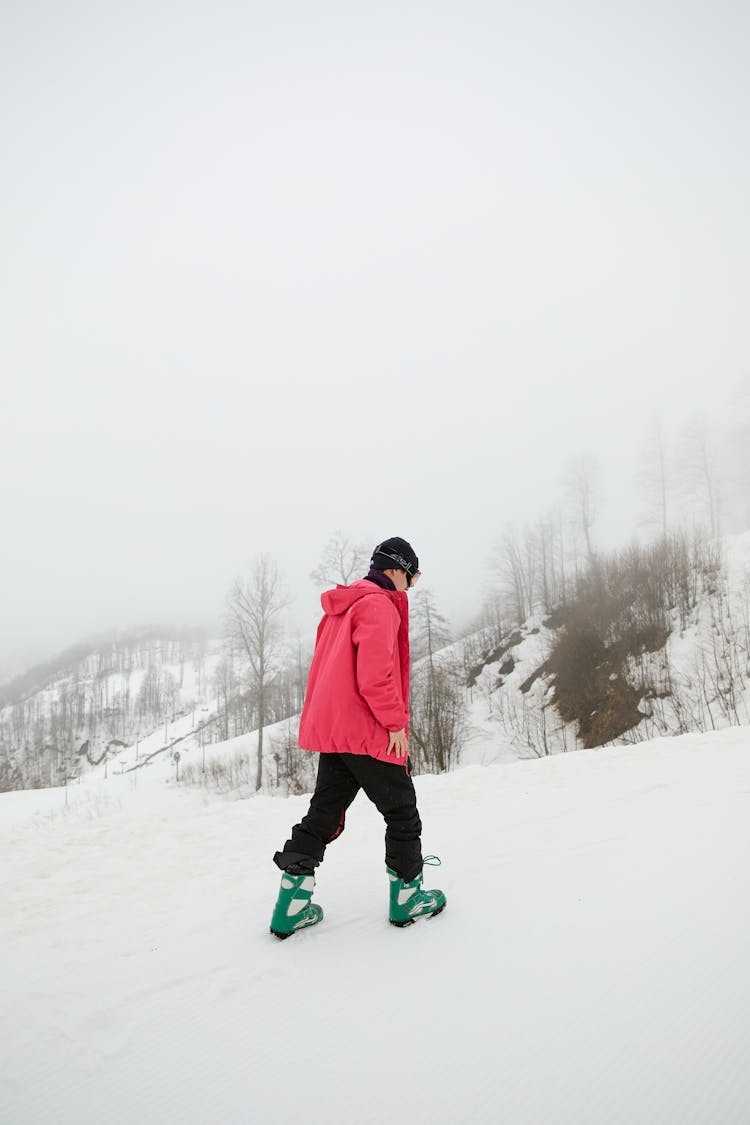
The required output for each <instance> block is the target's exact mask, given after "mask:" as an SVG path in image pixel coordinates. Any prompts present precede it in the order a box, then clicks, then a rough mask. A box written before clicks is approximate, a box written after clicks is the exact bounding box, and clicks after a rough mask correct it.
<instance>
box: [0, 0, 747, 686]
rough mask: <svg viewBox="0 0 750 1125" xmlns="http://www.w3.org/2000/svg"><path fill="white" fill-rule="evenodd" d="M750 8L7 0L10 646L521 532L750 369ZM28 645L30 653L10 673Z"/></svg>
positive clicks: (463, 572) (612, 521)
mask: <svg viewBox="0 0 750 1125" xmlns="http://www.w3.org/2000/svg"><path fill="white" fill-rule="evenodd" d="M749 13H750V7H749V6H748V5H747V4H745V3H739V2H738V3H726V2H721V0H719V2H715V0H713V2H710V3H709V2H705V3H691V2H689V0H687V2H686V0H673V2H669V3H667V2H663V0H652V2H649V3H634V2H632V0H627V2H620V0H617V2H614V3H609V2H607V0H597V2H590V3H580V2H576V0H572V2H566V3H562V2H560V3H544V2H541V3H540V2H535V3H534V4H529V5H521V4H518V3H517V2H516V0H513V2H512V3H503V2H497V0H496V2H492V3H490V2H487V3H478V2H476V0H474V2H472V0H464V2H462V3H441V2H439V0H430V2H421V0H417V2H413V3H410V2H408V0H401V2H399V3H390V2H387V0H386V2H381V3H377V4H373V3H366V4H365V3H362V2H359V0H347V2H345V3H330V2H327V0H321V2H316V3H309V2H304V3H296V2H289V3H284V2H278V3H271V2H270V0H266V2H265V3H254V2H252V0H244V2H241V3H240V2H237V3H228V2H226V0H218V2H212V3H210V4H209V3H207V2H203V3H198V4H196V3H190V2H189V0H187V2H185V0H182V2H180V3H175V4H167V3H163V2H161V0H150V2H148V3H138V2H135V3H127V4H122V3H118V4H114V3H111V2H107V0H96V2H92V3H86V4H83V3H76V2H59V0H54V2H48V3H37V2H35V0H24V2H20V0H19V2H13V0H5V2H4V3H3V4H2V7H1V8H0V98H1V101H0V114H1V115H2V117H1V135H0V140H1V142H2V175H1V176H0V224H1V226H0V235H1V237H2V256H1V262H2V264H1V266H0V270H1V278H0V286H1V290H2V291H1V293H0V297H1V299H2V312H1V314H0V315H1V322H0V324H1V327H0V348H1V352H0V363H1V367H0V373H1V377H2V423H3V424H2V440H1V442H0V489H1V490H2V509H1V510H2V518H1V523H0V527H2V551H1V552H0V634H1V635H0V671H1V670H2V669H3V667H6V668H7V669H8V670H10V671H12V670H15V665H16V664H19V663H23V661H24V660H26V659H31V658H32V657H33V658H38V657H40V656H44V655H47V654H48V653H50V652H52V651H54V650H55V649H57V648H60V647H62V646H63V645H66V644H69V643H71V642H73V641H75V640H78V639H79V638H80V637H82V636H84V635H86V634H87V633H89V632H91V631H93V630H99V629H104V628H108V627H111V626H128V625H132V624H135V623H140V622H146V621H155V620H158V621H174V622H203V621H208V620H211V619H212V618H214V617H215V616H216V615H217V614H218V613H219V612H220V610H221V605H222V601H223V598H224V595H225V592H226V589H227V587H228V585H229V583H230V581H231V579H232V578H233V576H234V575H235V574H237V573H238V572H240V571H242V569H243V568H244V567H245V566H246V565H247V563H248V561H249V560H250V559H252V557H253V556H254V555H256V554H257V553H258V552H260V551H267V552H269V553H270V554H272V555H274V556H275V557H276V558H277V559H278V561H279V564H280V566H281V569H282V570H283V571H284V573H285V575H286V579H287V583H288V585H289V587H290V588H291V591H292V593H293V594H294V595H295V596H296V598H297V603H296V605H297V608H296V610H295V613H296V620H298V621H299V622H301V623H302V625H303V627H304V628H306V627H307V626H306V623H307V621H308V618H309V620H310V623H311V624H312V622H313V621H314V618H315V616H316V615H315V602H316V594H315V592H314V590H313V588H312V586H311V584H310V583H309V581H308V579H307V575H308V573H309V571H310V570H311V569H312V567H313V566H314V565H315V564H316V562H317V559H318V556H319V554H320V550H321V547H322V545H323V543H324V542H325V540H326V539H327V538H328V537H329V536H330V535H331V534H333V532H335V531H336V529H337V528H341V529H343V530H344V531H345V532H349V533H351V534H352V535H353V536H354V537H363V538H364V539H366V540H370V541H374V540H377V539H378V538H380V537H384V536H387V535H403V536H405V537H406V538H408V539H410V540H411V541H412V543H413V544H414V546H415V548H416V550H417V552H418V554H419V556H420V560H421V562H422V566H423V571H424V573H425V576H426V578H427V577H429V578H430V580H431V583H432V585H433V588H434V589H435V592H436V593H437V595H438V598H439V600H440V602H441V604H442V605H443V608H444V609H445V610H446V611H447V612H448V613H449V614H450V615H451V616H452V617H453V618H454V620H456V619H460V618H461V615H462V614H466V613H468V612H469V611H470V610H471V609H476V608H477V606H478V603H479V599H480V593H481V591H480V588H479V587H480V585H481V581H482V572H483V568H484V566H485V563H486V560H487V556H488V554H489V552H490V550H491V548H492V545H493V543H495V542H496V541H497V539H498V537H499V535H500V534H501V532H502V529H503V527H504V526H505V524H506V523H507V522H509V521H515V522H522V521H524V520H534V519H536V518H538V517H539V516H540V515H543V514H544V513H545V511H547V510H548V509H549V508H550V507H553V506H554V505H556V504H557V503H558V501H559V496H560V477H561V473H562V471H563V469H564V467H565V465H566V463H567V462H568V461H569V460H570V459H571V458H572V457H574V456H577V455H581V454H586V455H591V456H594V457H597V458H598V459H599V462H600V465H601V474H602V495H603V497H604V500H605V504H604V509H603V510H602V512H601V515H600V521H599V528H598V535H599V539H600V541H601V542H603V543H614V542H617V541H618V537H619V538H621V539H627V538H629V536H630V534H631V531H632V529H633V526H634V520H635V510H634V501H633V497H632V495H631V493H632V487H631V486H632V479H633V474H634V471H635V468H636V461H637V455H638V448H639V442H640V440H641V435H642V432H643V431H644V429H645V428H646V426H647V425H648V424H649V422H650V421H651V419H652V418H653V417H654V416H655V415H656V414H658V413H662V415H664V416H665V417H666V418H667V419H668V420H669V419H671V420H676V419H677V418H678V417H679V418H683V417H687V416H688V415H694V414H696V413H702V412H706V411H708V410H709V409H713V410H714V413H719V414H720V413H721V409H722V407H721V405H720V406H719V407H718V408H716V407H713V408H712V407H711V406H710V404H711V403H712V402H713V403H717V402H718V403H719V404H721V403H726V402H727V401H728V396H729V394H730V393H731V392H732V390H736V388H737V387H738V386H740V387H741V386H743V385H746V384H747V382H748V379H749V378H750V375H749V373H750V339H749V336H750V333H749V329H748V324H749V319H750V318H749V317H748V296H749V290H750V267H749V266H748V263H749V262H750V207H749V206H748V200H750V143H749V142H750V125H749V120H750V79H749V77H748V76H749V75H750V66H748V58H750V15H749ZM11 665H13V666H11Z"/></svg>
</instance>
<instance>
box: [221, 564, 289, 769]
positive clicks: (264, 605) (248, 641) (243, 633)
mask: <svg viewBox="0 0 750 1125" xmlns="http://www.w3.org/2000/svg"><path fill="white" fill-rule="evenodd" d="M286 605H288V599H287V598H286V596H285V594H284V593H283V591H282V589H281V582H280V579H279V572H278V568H277V566H276V563H275V562H273V560H272V559H271V558H270V557H269V556H268V555H261V556H260V557H259V558H257V559H256V561H255V563H254V564H253V566H252V568H251V571H250V575H249V577H247V578H237V579H236V580H235V583H234V586H233V587H232V591H231V593H230V595H229V599H228V619H227V625H228V631H229V636H230V639H231V641H232V642H233V643H234V644H235V645H236V647H237V648H239V649H240V650H241V651H242V652H243V653H244V655H245V656H246V657H247V661H248V664H249V667H250V676H251V686H252V688H253V689H254V692H255V695H256V698H257V706H258V759H257V771H256V778H255V788H256V790H257V789H260V788H261V786H262V784H263V729H264V727H265V725H266V697H267V690H268V683H269V678H270V676H271V674H272V671H273V666H274V664H273V662H274V657H275V655H276V652H277V650H278V646H279V643H280V641H281V623H280V621H279V615H280V613H281V611H282V610H283V609H284V608H285V607H286Z"/></svg>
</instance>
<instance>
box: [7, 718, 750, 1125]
mask: <svg viewBox="0 0 750 1125" xmlns="http://www.w3.org/2000/svg"><path fill="white" fill-rule="evenodd" d="M749 741H750V740H749V739H748V731H747V729H746V728H745V729H742V728H739V729H737V728H733V729H731V730H727V731H722V732H718V733H717V734H713V735H688V736H685V737H683V738H679V739H673V740H659V741H658V742H653V743H650V744H642V745H640V746H638V747H637V748H616V749H609V750H605V751H579V752H577V753H575V754H569V755H563V756H560V757H555V758H551V759H545V760H540V761H531V762H518V763H516V764H513V765H498V766H490V767H484V768H483V767H479V766H473V767H469V768H466V769H463V770H459V771H458V772H456V773H453V774H450V775H448V776H444V777H423V778H418V779H417V781H416V784H417V789H418V794H419V800H420V811H421V813H422V819H423V822H424V825H425V832H424V837H423V843H424V847H425V851H426V852H430V851H434V852H437V853H438V854H440V855H441V856H442V858H443V866H442V867H441V868H434V869H432V868H427V869H426V885H427V886H429V885H438V886H442V887H443V888H444V890H445V891H446V893H447V895H448V907H447V909H446V911H445V912H444V913H443V914H442V915H441V916H440V917H438V918H436V919H434V920H430V921H423V922H420V923H419V924H418V925H416V926H414V927H410V928H408V929H406V930H396V929H394V928H393V927H391V926H389V925H388V922H387V896H388V886H387V879H386V876H385V872H384V869H383V862H382V821H381V820H380V817H379V815H378V814H377V812H376V811H375V810H374V809H373V808H372V807H371V806H370V805H369V804H368V803H367V801H366V799H365V798H364V797H363V796H361V795H360V797H359V798H358V799H357V801H356V802H355V804H354V805H353V806H352V808H351V809H350V811H349V813H348V815H347V827H346V831H345V832H344V834H343V835H342V837H341V838H340V839H339V840H338V841H336V842H335V843H334V844H332V845H331V847H330V849H329V851H328V855H327V857H326V862H325V864H324V865H323V867H322V868H321V869H320V871H319V875H318V886H317V890H316V895H315V901H318V902H320V903H321V905H322V906H323V908H324V910H325V913H326V916H325V919H324V921H323V923H322V924H321V925H320V926H318V927H315V928H314V929H312V930H309V931H306V932H302V933H300V934H297V935H295V936H294V937H292V938H290V939H289V940H288V941H285V942H277V941H275V940H274V939H273V938H272V937H271V936H270V935H269V934H268V923H269V920H270V915H271V910H272V907H273V902H274V898H275V895H276V891H277V888H278V873H277V871H276V868H275V867H274V866H273V865H272V863H271V862H270V857H271V855H272V853H273V851H274V850H275V849H276V848H277V847H279V846H280V845H281V844H282V843H283V840H284V839H285V838H286V836H287V833H288V829H289V827H290V826H291V824H292V823H293V822H294V821H295V820H297V819H299V817H300V816H301V815H302V813H303V812H304V811H305V809H306V805H307V799H306V798H291V799H288V800H283V799H273V798H268V797H257V798H254V799H252V800H247V801H230V800H224V799H219V798H216V797H211V798H207V797H204V796H203V795H202V794H200V793H198V792H196V791H194V790H179V789H176V788H175V787H173V786H166V785H164V784H163V783H161V784H151V785H144V784H142V785H141V786H140V787H139V788H136V787H135V786H133V785H132V783H128V784H126V783H125V782H124V781H123V780H122V779H114V778H111V779H110V783H109V789H107V788H106V787H100V789H98V790H96V791H92V792H91V793H89V794H88V797H87V799H84V795H83V794H80V793H79V794H78V795H77V797H76V800H77V802H78V803H75V801H74V800H73V794H72V793H71V794H69V797H70V799H71V805H70V807H69V808H68V809H67V811H63V810H62V809H61V807H60V806H61V804H62V800H63V794H62V793H61V791H59V790H57V791H45V792H44V793H41V794H22V795H21V794H7V795H3V796H2V797H0V835H2V839H3V844H4V855H5V863H4V871H3V898H2V901H3V911H2V919H1V921H0V928H1V932H2V949H3V958H2V991H3V998H4V1005H3V1015H2V1023H3V1043H4V1049H3V1058H2V1072H1V1074H0V1120H2V1121H3V1122H8V1123H9V1125H46V1123H52V1122H54V1123H55V1125H68V1123H70V1125H73V1123H74V1122H75V1123H77V1125H81V1123H84V1125H88V1123H92V1125H93V1123H94V1122H96V1123H97V1125H98V1123H100V1122H105V1121H106V1122H107V1123H108V1125H120V1123H122V1125H125V1123H128V1125H130V1123H134V1122H138V1123H143V1125H150V1123H152V1122H153V1123H156V1122H160V1123H170V1122H175V1123H177V1122H179V1123H181V1125H193V1123H195V1125H198V1123H205V1122H221V1123H226V1125H235V1123H237V1125H239V1123H243V1125H244V1123H246V1122H259V1123H262V1125H277V1123H278V1125H282V1123H285V1125H286V1123H288V1122H290V1121H292V1120H297V1119H298V1117H300V1116H301V1118H302V1119H303V1120H304V1121H306V1122H307V1123H312V1125H318V1123H320V1125H323V1123H324V1122H325V1123H327V1122H329V1121H340V1120H346V1119H350V1118H355V1119H356V1120H358V1121H359V1122H362V1123H365V1125H368V1123H370V1122H372V1123H373V1125H374V1123H375V1122H378V1123H380V1122H383V1121H384V1120H390V1119H394V1118H397V1119H400V1118H402V1117H403V1118H405V1119H408V1120H411V1121H419V1122H421V1121H429V1122H431V1123H435V1122H437V1123H442V1122H445V1123H448V1122H454V1121H456V1120H467V1121H472V1122H488V1123H489V1122H493V1123H494V1122H499V1121H502V1122H506V1123H510V1125H527V1123H528V1125H532V1123H533V1125H540V1123H546V1122H555V1123H558V1125H559V1123H563V1125H568V1123H570V1125H589V1123H591V1125H600V1123H607V1125H620V1123H623V1125H625V1123H627V1125H634V1123H636V1125H650V1123H652V1122H654V1123H656V1122H658V1123H659V1125H665V1123H672V1122H674V1123H675V1125H678V1123H679V1125H693V1123H694V1125H707V1123H711V1125H734V1123H736V1125H746V1123H747V1122H748V1120H750V1075H749V1068H748V1067H747V1063H746V1060H747V1057H748V1050H749V1049H750V958H749V957H748V953H747V935H748V932H749V923H750V908H749V906H748V901H747V893H746V885H747V873H746V872H747V861H748V858H750V817H749V816H748V804H749V799H750V747H749V746H748V742H749ZM103 792H108V793H110V794H111V796H102V795H101V794H102V793H103ZM34 797H36V798H37V801H36V803H35V802H34V800H33V798H34ZM6 798H7V799H6ZM55 801H56V802H57V811H55V809H54V804H55Z"/></svg>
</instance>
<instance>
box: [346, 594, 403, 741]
mask: <svg viewBox="0 0 750 1125" xmlns="http://www.w3.org/2000/svg"><path fill="white" fill-rule="evenodd" d="M352 619H353V629H352V642H353V644H354V647H355V649H356V652H357V687H358V688H359V692H360V695H361V696H362V697H363V699H364V700H365V702H366V703H367V706H368V707H369V708H370V710H371V711H372V713H373V715H374V716H375V718H376V719H377V721H378V722H379V723H380V725H381V726H384V727H385V729H386V730H403V729H404V728H405V727H406V725H407V722H408V719H409V714H408V711H407V709H406V706H405V704H404V701H403V700H402V699H401V684H400V682H399V681H398V678H397V677H396V676H395V675H394V672H395V662H396V645H397V643H398V627H399V622H398V620H397V618H396V614H394V613H393V608H392V606H391V604H390V602H388V601H387V600H386V599H385V598H379V597H376V596H370V597H366V598H361V599H360V601H359V602H357V604H356V605H355V606H354V607H353V609H352Z"/></svg>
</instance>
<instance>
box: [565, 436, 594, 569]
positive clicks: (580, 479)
mask: <svg viewBox="0 0 750 1125" xmlns="http://www.w3.org/2000/svg"><path fill="white" fill-rule="evenodd" d="M565 487H566V491H567V493H568V497H569V500H570V504H571V507H572V509H573V512H574V519H575V523H576V525H577V526H578V529H579V530H580V532H581V536H582V538H583V542H584V544H585V547H586V557H587V559H588V561H589V562H592V561H593V559H594V558H595V551H594V545H593V541H592V537H591V532H592V528H593V525H594V523H595V522H596V463H595V462H594V461H593V460H592V459H591V458H589V457H576V458H575V459H574V460H573V461H571V462H570V463H569V465H568V468H567V471H566V474H565Z"/></svg>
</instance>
